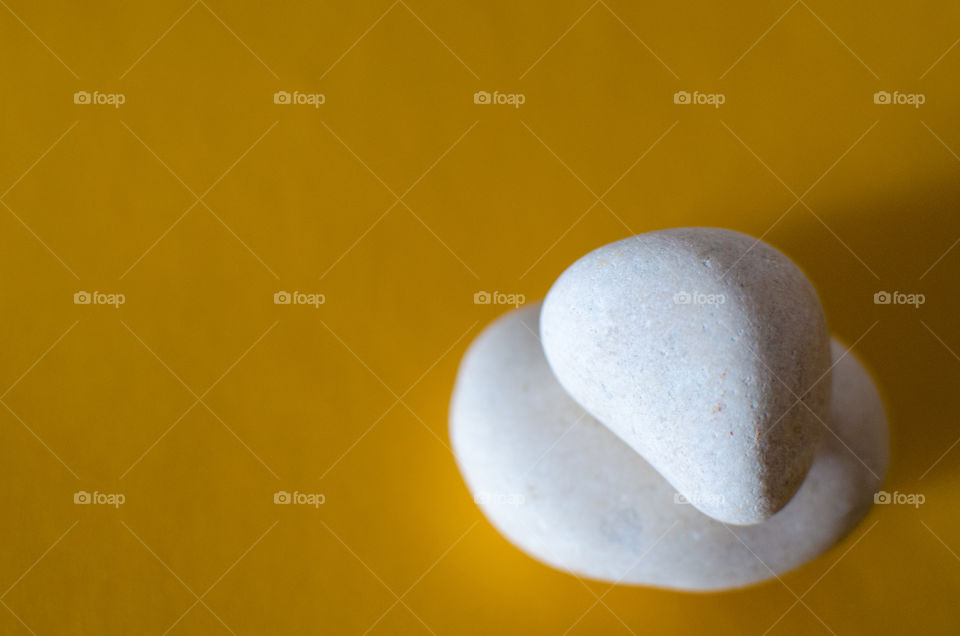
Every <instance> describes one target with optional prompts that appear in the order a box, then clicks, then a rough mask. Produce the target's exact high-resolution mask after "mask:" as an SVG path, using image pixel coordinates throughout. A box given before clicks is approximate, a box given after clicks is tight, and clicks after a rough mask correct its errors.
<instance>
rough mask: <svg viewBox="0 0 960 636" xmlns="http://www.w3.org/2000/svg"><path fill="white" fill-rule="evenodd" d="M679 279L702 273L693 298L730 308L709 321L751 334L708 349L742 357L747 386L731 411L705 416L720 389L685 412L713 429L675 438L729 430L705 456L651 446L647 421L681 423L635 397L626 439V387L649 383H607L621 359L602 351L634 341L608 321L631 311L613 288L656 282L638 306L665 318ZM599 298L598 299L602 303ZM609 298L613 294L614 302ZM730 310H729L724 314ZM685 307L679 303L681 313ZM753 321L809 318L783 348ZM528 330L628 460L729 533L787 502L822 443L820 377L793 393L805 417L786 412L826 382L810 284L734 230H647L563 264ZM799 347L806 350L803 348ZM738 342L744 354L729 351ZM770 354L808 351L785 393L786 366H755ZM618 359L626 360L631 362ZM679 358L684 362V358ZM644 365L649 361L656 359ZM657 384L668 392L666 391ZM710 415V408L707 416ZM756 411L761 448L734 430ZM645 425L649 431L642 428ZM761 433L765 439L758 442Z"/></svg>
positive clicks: (691, 429) (819, 318)
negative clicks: (699, 295) (631, 456)
mask: <svg viewBox="0 0 960 636" xmlns="http://www.w3.org/2000/svg"><path fill="white" fill-rule="evenodd" d="M701 265H702V266H701ZM735 269H736V270H739V271H738V272H737V273H736V275H735V276H727V274H728V273H729V272H730V271H734V270H735ZM691 275H693V276H694V277H697V276H701V275H703V277H704V281H701V282H702V283H703V284H705V285H708V288H707V289H699V291H712V292H721V295H723V294H726V296H727V297H730V298H731V299H733V298H735V299H736V301H737V302H736V303H733V304H731V303H727V306H726V307H723V306H720V307H715V308H713V309H711V311H713V312H714V313H715V316H714V318H715V319H716V322H717V323H718V324H723V325H724V326H727V328H728V329H731V330H737V331H741V332H742V335H743V337H745V338H747V340H748V341H749V340H751V338H757V339H758V342H757V343H753V344H751V343H749V342H748V344H746V345H744V344H741V343H736V344H735V345H728V346H727V349H728V350H724V351H721V350H718V351H717V356H718V357H719V358H720V359H725V360H735V359H738V358H737V354H738V351H739V353H740V354H742V355H740V356H739V358H740V359H741V362H742V366H743V368H744V369H746V368H750V369H751V370H752V371H751V373H749V374H747V373H744V375H748V376H751V377H753V378H755V380H756V381H755V382H754V385H756V386H754V387H753V388H752V390H753V391H754V392H755V393H757V395H754V396H753V398H752V399H751V398H748V397H747V396H746V395H744V396H742V397H741V398H739V403H738V401H737V400H735V401H734V402H732V403H730V402H728V403H726V404H723V405H722V406H723V407H726V409H727V410H726V411H725V412H723V411H721V412H720V413H719V414H717V415H715V416H714V415H713V414H711V408H713V406H714V404H715V403H716V402H715V400H716V399H719V398H717V397H716V396H714V395H713V394H714V393H716V394H717V395H736V393H737V392H736V391H735V390H734V391H732V392H728V391H727V390H724V391H720V390H719V388H718V387H714V389H716V390H713V389H711V391H708V392H707V393H706V394H704V396H703V400H704V401H707V400H709V402H710V403H709V404H706V403H701V404H698V405H696V406H694V407H693V408H694V410H696V411H697V412H698V413H702V417H701V418H699V419H698V420H697V421H698V422H703V421H706V418H713V419H714V420H716V421H712V422H711V424H709V425H708V426H707V427H706V428H702V427H701V425H700V424H696V425H695V424H694V422H693V420H691V421H690V422H688V425H687V426H684V427H682V428H683V429H684V430H685V431H686V432H685V433H682V434H684V435H687V436H688V437H691V438H696V439H699V438H700V437H702V435H703V434H705V433H707V431H715V430H719V429H724V430H726V429H727V427H729V429H730V430H731V431H736V436H737V439H739V440H740V441H739V442H736V445H735V446H733V447H731V444H733V443H734V438H731V439H730V440H729V443H728V442H727V441H726V440H718V441H716V442H712V443H713V444H714V446H713V447H712V450H710V451H709V452H708V451H707V450H705V449H706V447H703V450H701V449H694V448H687V449H686V450H684V451H680V452H678V451H677V450H676V449H677V448H682V446H683V445H681V446H679V447H678V446H677V445H676V444H670V443H666V444H665V445H664V443H663V442H656V441H653V440H664V439H668V438H669V436H670V435H672V434H673V433H671V432H670V431H667V430H664V426H663V425H662V424H659V425H658V424H657V419H658V418H666V419H664V421H666V420H669V419H670V418H672V417H682V416H679V415H677V414H671V413H670V410H669V409H670V407H669V406H666V407H664V406H663V405H660V406H653V407H652V409H651V407H650V405H649V402H650V400H649V399H646V400H643V401H644V402H646V403H647V407H646V408H647V409H648V411H647V412H645V413H644V415H643V422H644V424H643V429H644V430H643V431H639V432H638V429H637V426H638V422H637V418H638V416H637V415H636V414H637V413H638V412H639V410H638V409H641V408H644V407H640V406H638V405H639V403H640V402H639V400H638V399H636V398H633V397H631V395H632V394H633V392H634V387H636V386H638V385H646V386H649V385H650V378H647V379H646V380H643V381H639V380H636V379H634V378H631V381H630V382H625V383H620V384H619V385H618V384H617V380H616V379H615V378H614V375H616V373H618V371H616V370H617V369H621V370H622V369H624V366H623V360H618V359H616V354H615V353H611V352H613V351H616V350H618V347H617V346H615V345H616V342H614V340H615V338H611V337H610V334H614V333H619V334H620V335H618V336H616V337H617V338H620V339H623V337H625V336H624V334H628V332H630V331H631V329H632V331H633V332H634V333H641V332H640V331H639V330H638V329H637V324H636V323H635V322H634V323H630V322H629V321H627V322H624V323H621V322H620V321H619V319H618V320H613V319H611V317H610V314H611V312H619V313H621V314H626V315H630V317H631V319H635V318H636V315H637V313H638V312H635V311H633V309H632V308H631V307H629V304H630V303H634V302H637V301H636V300H635V299H634V297H633V296H628V297H623V295H622V291H620V290H618V289H617V288H616V285H617V284H618V283H620V284H622V283H623V282H624V281H626V282H628V283H631V287H630V289H634V288H637V294H638V295H639V296H643V294H644V293H645V292H646V291H647V290H646V289H640V288H643V287H648V288H649V286H647V285H637V284H636V283H637V281H640V280H643V279H644V277H649V278H650V279H651V280H653V281H654V282H656V283H657V284H660V285H662V286H663V287H664V289H662V290H658V291H657V294H655V299H651V298H647V297H645V298H644V301H643V302H646V303H649V302H650V301H651V300H654V301H655V302H663V303H665V312H664V313H665V314H666V313H669V312H674V313H675V312H676V310H677V308H676V307H670V306H669V305H670V304H671V303H668V302H667V301H668V300H669V299H670V296H672V295H673V294H674V292H679V293H686V292H696V291H698V289H697V288H696V287H697V285H696V284H693V283H691V279H690V276H691ZM683 281H685V282H683ZM744 284H745V285H746V287H747V288H748V289H750V288H756V287H758V286H762V285H764V284H770V285H773V286H774V287H775V288H776V289H789V290H791V291H792V292H793V293H794V294H795V295H796V298H793V297H791V298H786V299H785V298H773V297H770V296H769V294H762V293H761V294H754V295H752V296H751V294H749V293H748V294H744V293H743V290H742V287H743V285H744ZM691 285H693V287H691ZM710 285H712V286H710ZM608 294H609V295H610V296H611V297H610V298H608V297H606V296H607V295H608ZM618 295H619V296H621V298H616V296H618ZM674 301H676V298H675V297H674ZM787 301H789V302H787ZM784 303H786V305H785V306H784ZM791 303H792V304H791ZM673 304H676V303H675V302H674V303H673ZM640 306H642V304H641V305H640ZM647 306H648V307H649V306H650V305H649V304H648V305H647ZM734 306H736V307H741V309H740V310H739V311H737V310H734V309H733V307H734ZM685 309H686V308H683V307H681V311H684V310H685ZM704 309H705V308H698V309H697V311H699V312H703V311H704ZM741 312H746V313H747V314H749V313H751V312H754V313H759V314H761V315H766V314H772V315H780V314H783V317H782V319H779V318H778V319H777V320H773V321H751V320H749V319H744V318H746V317H747V316H746V315H744V316H740V315H738V314H739V313H741ZM778 312H779V313H778ZM639 313H643V312H639ZM591 314H592V315H591ZM798 315H802V316H804V318H802V319H799V320H798V319H796V318H795V317H796V316H798ZM647 318H649V316H647ZM654 322H656V320H654ZM756 322H759V323H764V322H776V323H777V324H778V325H782V324H791V323H798V322H802V323H804V324H806V323H807V322H809V323H810V325H811V329H813V331H815V332H816V333H814V334H812V335H811V334H809V333H807V330H805V329H800V328H799V325H798V328H797V329H795V330H794V331H795V333H794V334H793V336H792V343H791V342H786V343H784V342H782V338H781V337H779V336H776V335H771V333H770V330H771V329H772V327H765V326H763V325H759V326H757V325H756V324H754V323H756ZM674 324H675V323H674ZM753 330H756V331H757V333H754V332H753ZM761 332H764V333H765V335H763V336H762V337H761V336H760V335H758V334H760V333H761ZM540 333H541V338H542V341H543V346H544V350H545V352H546V356H547V359H548V362H549V364H550V366H551V368H552V369H553V370H554V372H555V375H556V376H557V379H558V380H559V382H560V384H561V385H562V386H563V387H564V388H565V389H566V390H567V391H568V392H569V393H570V394H571V395H572V396H573V397H574V398H575V399H576V400H578V401H579V402H580V403H581V404H582V405H583V406H584V407H585V408H586V409H587V410H588V411H589V412H590V413H591V415H593V416H594V417H596V418H597V419H599V420H600V421H602V422H604V423H606V424H607V425H608V426H609V427H610V429H611V430H612V431H613V432H614V433H615V434H617V435H618V436H620V437H621V438H622V439H623V440H624V441H626V442H627V443H628V444H629V445H630V446H631V447H633V448H634V450H636V452H638V453H640V454H641V455H642V456H644V457H645V458H646V459H647V460H648V461H650V462H651V463H653V464H654V465H655V466H656V467H657V469H658V470H659V471H660V472H661V474H663V475H664V476H665V477H666V478H667V479H668V480H669V481H670V482H671V483H673V484H674V485H675V486H676V487H677V488H678V489H679V490H680V491H681V492H683V493H684V494H686V495H689V496H690V498H691V499H692V500H695V501H698V502H702V503H698V504H696V505H697V507H698V508H699V509H700V510H701V511H703V512H704V513H705V514H708V515H710V516H712V517H714V518H717V519H719V520H722V521H725V522H727V523H732V524H736V525H751V524H755V523H761V522H763V521H764V520H766V519H768V518H770V517H771V516H772V515H773V514H775V513H776V512H778V511H779V510H781V509H782V508H783V507H784V506H786V505H787V503H788V502H789V501H790V500H791V499H792V498H793V496H794V495H795V494H796V491H797V490H798V489H799V487H800V485H801V484H802V482H803V480H804V478H805V477H806V474H807V472H808V471H809V468H810V466H811V464H812V462H813V457H814V453H815V450H816V447H817V445H818V443H819V441H820V438H821V435H822V426H821V424H820V423H819V421H818V420H826V419H828V410H829V385H830V383H829V381H823V382H820V383H818V384H817V385H815V386H814V389H813V391H811V392H810V393H811V395H809V396H805V397H806V399H805V403H806V404H807V406H809V407H811V408H810V410H808V409H805V408H803V409H792V408H790V407H791V406H792V405H793V404H792V403H793V400H794V397H795V395H796V394H798V393H802V392H805V391H807V390H808V387H809V386H810V385H813V384H814V382H815V380H816V379H817V378H820V377H821V375H823V374H824V373H827V374H828V372H829V359H830V357H829V340H830V336H829V333H828V332H827V329H826V319H825V317H824V314H823V308H822V306H821V303H820V300H819V298H818V296H817V294H816V290H815V288H814V287H813V284H812V283H811V282H810V280H809V279H808V278H807V276H806V274H805V273H804V272H803V270H802V269H801V268H800V267H798V266H797V265H796V263H794V262H793V261H792V260H791V259H790V258H789V257H788V256H786V255H785V254H783V253H782V252H780V251H779V250H777V249H776V248H775V247H773V246H771V245H769V244H767V243H764V242H763V241H760V240H759V239H756V238H754V237H751V236H749V235H746V234H743V233H741V232H737V231H735V230H729V229H724V228H712V227H685V228H670V229H664V230H658V231H654V232H648V233H646V234H641V235H637V236H631V237H627V238H624V239H621V240H619V241H615V242H613V243H610V244H608V245H604V246H601V247H599V248H597V249H595V250H593V251H591V252H590V253H588V254H586V255H584V256H583V257H581V258H580V259H578V260H577V261H576V262H574V263H573V264H572V265H571V266H570V267H568V268H567V269H566V270H565V271H564V272H563V273H562V274H561V275H560V277H559V278H558V279H557V281H556V282H555V283H554V285H553V286H552V287H551V288H550V290H549V291H548V293H547V297H546V299H545V300H544V304H543V312H542V317H541V323H540ZM664 333H665V334H666V333H668V332H666V331H665V332H664ZM670 333H672V332H670ZM674 335H675V334H674ZM724 335H725V334H724ZM731 335H732V334H731ZM592 342H597V343H598V346H597V347H595V348H594V349H596V350H595V351H594V350H591V349H590V348H589V347H588V348H587V349H584V343H592ZM807 343H811V344H810V345H809V346H808V344H807ZM652 344H653V345H656V344H657V343H656V342H652ZM754 344H758V345H759V346H760V347H763V348H764V349H762V350H761V351H760V357H757V356H755V355H751V354H750V353H749V352H752V351H753V348H754ZM721 345H723V343H721ZM744 346H748V347H749V349H742V350H740V349H738V348H739V347H744ZM777 347H782V349H783V350H796V349H798V348H799V349H803V350H806V349H807V348H811V349H815V351H814V350H811V351H808V352H807V355H805V356H804V359H805V360H808V361H811V362H809V363H808V366H809V367H810V368H809V369H807V370H806V371H805V372H804V373H803V374H802V376H803V377H799V376H798V377H797V380H796V382H795V384H797V386H795V387H792V388H790V389H789V390H784V389H782V388H780V386H781V385H780V379H779V378H781V377H786V378H791V377H793V376H794V375H795V374H794V373H793V372H792V371H793V370H792V369H790V368H788V367H786V366H784V368H777V364H776V363H774V364H772V366H773V367H774V369H775V370H774V369H771V368H770V367H768V366H767V365H766V362H769V361H770V360H771V359H772V358H773V359H775V358H777V357H778V356H779V357H785V354H783V353H782V352H778V351H776V350H775V349H776V348H777ZM627 348H629V345H627ZM624 357H627V358H629V357H632V354H631V355H626V356H624ZM681 358H682V359H686V360H689V359H691V358H690V357H689V356H686V357H681ZM585 360H586V361H585ZM647 362H652V363H654V364H655V363H656V360H648V361H647ZM681 364H683V362H681ZM785 364H786V363H785ZM791 364H792V362H791ZM643 368H644V369H645V370H644V371H643V373H646V374H647V375H649V374H650V373H653V371H652V370H651V369H652V368H653V366H652V365H651V366H650V367H649V368H648V367H647V366H646V365H644V367H643ZM664 373H670V370H669V369H668V370H666V371H662V372H660V373H658V374H656V373H655V374H654V375H655V376H658V377H663V375H664ZM764 378H765V380H764ZM653 381H654V382H655V381H656V380H655V379H654V380H653ZM691 381H692V378H691ZM801 385H802V386H801ZM697 386H704V385H703V384H700V385H696V384H695V385H693V386H692V387H687V388H686V391H687V393H686V396H687V397H686V398H685V400H686V401H689V399H690V397H689V396H691V395H696V391H695V389H696V387H697ZM710 386H712V385H710ZM762 386H773V387H774V389H773V390H772V391H771V390H765V391H761V390H760V388H759V387H762ZM665 388H667V389H668V390H669V387H665ZM734 388H737V387H734ZM604 392H605V393H604ZM617 396H621V397H620V398H617ZM765 400H768V401H767V402H765ZM721 401H722V400H721ZM667 402H668V403H669V404H673V405H676V404H677V403H679V402H680V400H679V399H678V398H676V396H674V397H673V398H672V399H670V400H668V401H667ZM717 404H718V405H719V403H717ZM750 404H752V405H753V406H752V407H751V406H749V405H750ZM713 413H717V411H716V410H715V409H714V411H713ZM756 413H770V414H773V415H770V416H769V418H768V419H761V420H759V421H758V422H757V424H756V426H757V427H759V428H760V429H761V431H762V432H764V437H763V438H762V439H763V440H765V441H766V444H765V445H764V446H763V447H761V445H760V444H753V443H752V440H753V439H754V438H755V437H754V434H753V433H754V431H750V430H747V428H748V425H747V424H745V423H746V422H750V421H753V420H754V415H753V414H756ZM776 413H787V414H788V416H787V417H785V418H780V417H779V416H777V415H775V414H776ZM781 419H783V421H780V420H781ZM774 420H775V421H776V422H777V423H776V425H774V423H773V422H774ZM649 426H653V427H654V428H652V429H649V430H647V429H648V428H649ZM768 430H769V431H770V434H769V435H766V431H768ZM708 446H709V444H708ZM708 456H709V457H708ZM751 458H752V459H751ZM711 466H712V467H713V468H710V467H711ZM751 466H752V467H751ZM728 473H730V474H728ZM713 491H723V492H724V493H725V494H726V499H725V500H723V501H719V502H718V501H716V500H715V499H711V498H710V497H709V496H707V495H711V494H714V495H715V494H717V493H715V492H713Z"/></svg>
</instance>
